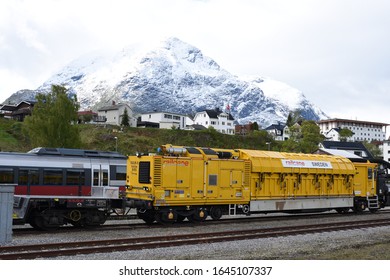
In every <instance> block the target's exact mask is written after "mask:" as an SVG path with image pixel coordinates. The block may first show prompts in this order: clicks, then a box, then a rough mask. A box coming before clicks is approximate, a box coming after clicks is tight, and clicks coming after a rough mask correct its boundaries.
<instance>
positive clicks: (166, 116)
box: [141, 112, 188, 129]
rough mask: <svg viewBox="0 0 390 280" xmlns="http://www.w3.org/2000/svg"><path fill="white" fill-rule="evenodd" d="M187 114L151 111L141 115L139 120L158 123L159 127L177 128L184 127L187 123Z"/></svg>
mask: <svg viewBox="0 0 390 280" xmlns="http://www.w3.org/2000/svg"><path fill="white" fill-rule="evenodd" d="M187 118H188V117H187V116H186V115H181V114H175V113H169V112H153V113H146V114H142V115H141V122H149V123H156V124H159V127H160V128H168V129H170V128H173V127H175V128H178V129H185V128H186V125H187Z"/></svg>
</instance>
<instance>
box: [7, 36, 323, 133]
mask: <svg viewBox="0 0 390 280" xmlns="http://www.w3.org/2000/svg"><path fill="white" fill-rule="evenodd" d="M52 84H61V85H65V86H66V87H67V88H68V89H69V91H70V92H72V93H75V94H77V97H78V100H79V102H80V104H81V107H82V108H95V109H96V108H98V107H99V106H102V105H104V104H107V103H108V102H110V101H111V100H115V101H116V102H127V103H129V104H130V105H131V106H132V107H133V110H134V111H135V112H137V113H145V112H152V111H169V112H176V113H183V114H193V113H195V112H197V111H200V110H205V109H213V108H216V107H219V108H221V109H224V108H225V107H226V106H227V105H228V104H229V105H230V107H231V114H232V115H233V116H234V118H235V120H236V121H237V122H238V123H241V124H245V123H248V122H255V121H256V122H258V123H259V124H260V125H261V126H262V127H266V126H268V125H270V124H272V123H275V122H277V121H282V122H284V121H286V119H287V116H288V113H289V112H290V111H292V110H296V109H299V110H301V112H302V115H303V116H304V117H306V118H307V119H313V120H319V119H320V118H324V117H326V115H325V114H324V113H323V112H322V111H321V110H320V109H319V108H317V107H315V106H314V105H313V104H311V103H310V102H309V101H308V100H307V99H306V97H305V96H304V95H303V93H302V92H301V91H299V90H297V89H295V88H292V87H290V86H288V85H286V84H284V83H282V82H279V81H276V80H273V79H270V78H260V77H254V78H247V77H245V78H241V77H237V76H235V75H232V74H231V73H229V72H228V71H226V70H224V69H222V68H221V67H220V66H219V65H218V64H217V63H216V62H215V61H214V60H213V59H211V58H209V57H206V56H204V55H203V54H202V52H201V50H199V49H198V48H196V47H194V46H191V45H189V44H187V43H185V42H182V41H181V40H179V39H177V38H168V39H166V40H164V41H160V42H157V43H154V44H147V45H144V44H138V45H132V46H129V47H127V48H124V49H122V50H121V51H119V52H108V51H101V52H94V53H90V54H87V55H85V56H83V57H80V58H79V59H76V60H74V61H73V62H71V63H70V64H68V65H67V66H65V67H64V68H63V69H62V70H60V71H59V72H58V73H56V74H55V75H53V76H52V77H51V78H49V79H48V80H47V81H46V82H45V83H44V84H43V85H42V86H41V87H39V88H38V89H37V90H36V91H35V92H47V91H49V90H50V87H51V85H52ZM21 96H23V95H22V94H20V93H19V94H18V93H15V94H14V95H13V96H11V97H10V98H9V100H11V101H14V102H15V101H17V100H16V99H18V98H20V97H21Z"/></svg>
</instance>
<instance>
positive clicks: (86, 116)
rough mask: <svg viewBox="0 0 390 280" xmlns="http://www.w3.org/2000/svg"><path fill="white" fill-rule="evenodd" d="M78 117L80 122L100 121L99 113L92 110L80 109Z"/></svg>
mask: <svg viewBox="0 0 390 280" xmlns="http://www.w3.org/2000/svg"><path fill="white" fill-rule="evenodd" d="M77 118H78V122H79V123H91V122H98V114H97V113H95V112H93V111H92V110H87V111H78V112H77ZM104 120H105V118H104Z"/></svg>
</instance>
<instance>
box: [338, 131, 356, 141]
mask: <svg viewBox="0 0 390 280" xmlns="http://www.w3.org/2000/svg"><path fill="white" fill-rule="evenodd" d="M339 135H340V142H347V139H348V138H349V137H352V136H353V135H354V133H353V132H352V131H351V130H350V129H348V128H342V129H340V130H339Z"/></svg>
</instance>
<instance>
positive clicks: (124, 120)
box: [121, 107, 130, 126]
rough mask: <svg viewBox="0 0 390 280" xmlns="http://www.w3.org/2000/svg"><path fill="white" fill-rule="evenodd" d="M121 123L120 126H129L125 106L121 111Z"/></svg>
mask: <svg viewBox="0 0 390 280" xmlns="http://www.w3.org/2000/svg"><path fill="white" fill-rule="evenodd" d="M121 125H122V126H130V122H129V115H128V113H127V108H126V107H125V110H124V111H123V115H122V121H121Z"/></svg>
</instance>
